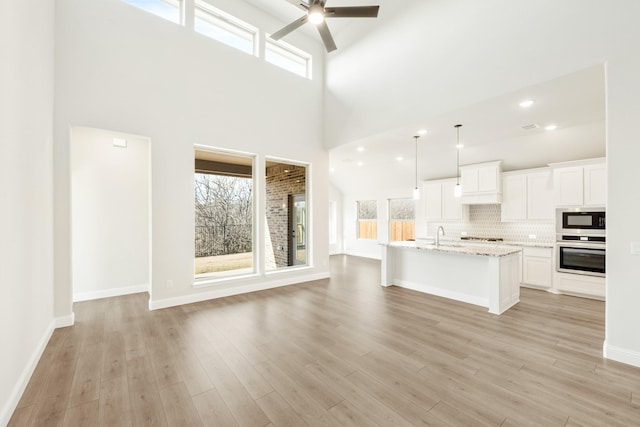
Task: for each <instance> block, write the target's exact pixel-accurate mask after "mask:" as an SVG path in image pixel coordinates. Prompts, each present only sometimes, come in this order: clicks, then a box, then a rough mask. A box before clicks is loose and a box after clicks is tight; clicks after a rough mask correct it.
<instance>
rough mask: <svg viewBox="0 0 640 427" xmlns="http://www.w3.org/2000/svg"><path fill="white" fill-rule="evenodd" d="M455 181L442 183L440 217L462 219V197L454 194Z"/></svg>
mask: <svg viewBox="0 0 640 427" xmlns="http://www.w3.org/2000/svg"><path fill="white" fill-rule="evenodd" d="M455 186H456V182H455V181H451V182H445V183H443V184H442V219H456V220H461V219H462V197H455V196H454V189H455Z"/></svg>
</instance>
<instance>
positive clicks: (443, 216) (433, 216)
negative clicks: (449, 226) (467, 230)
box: [422, 179, 464, 221]
mask: <svg viewBox="0 0 640 427" xmlns="http://www.w3.org/2000/svg"><path fill="white" fill-rule="evenodd" d="M455 185H456V180H455V179H444V180H437V181H427V182H425V183H423V184H422V194H424V197H423V199H424V203H425V205H424V211H425V214H426V217H427V220H430V221H434V220H441V221H454V220H458V221H460V220H463V219H464V208H463V206H462V202H461V199H460V198H459V197H455V196H454V193H453V192H454V188H455Z"/></svg>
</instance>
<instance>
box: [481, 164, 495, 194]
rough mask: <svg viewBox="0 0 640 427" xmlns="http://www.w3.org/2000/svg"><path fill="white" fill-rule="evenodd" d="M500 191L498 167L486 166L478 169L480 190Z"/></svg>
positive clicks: (488, 191)
mask: <svg viewBox="0 0 640 427" xmlns="http://www.w3.org/2000/svg"><path fill="white" fill-rule="evenodd" d="M496 191H498V168H497V167H496V166H485V167H481V168H479V169H478V192H479V193H495V192H496Z"/></svg>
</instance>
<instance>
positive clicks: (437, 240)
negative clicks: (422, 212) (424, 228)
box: [436, 225, 444, 246]
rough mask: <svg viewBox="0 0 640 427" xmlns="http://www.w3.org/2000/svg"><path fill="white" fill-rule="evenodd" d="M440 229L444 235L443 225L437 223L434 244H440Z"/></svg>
mask: <svg viewBox="0 0 640 427" xmlns="http://www.w3.org/2000/svg"><path fill="white" fill-rule="evenodd" d="M440 230H442V235H443V236H444V227H443V226H441V225H439V226H438V230H437V231H436V246H440Z"/></svg>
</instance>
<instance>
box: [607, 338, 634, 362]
mask: <svg viewBox="0 0 640 427" xmlns="http://www.w3.org/2000/svg"><path fill="white" fill-rule="evenodd" d="M603 355H604V357H605V358H607V359H611V360H615V361H616V362H622V363H626V364H627V365H632V366H637V367H640V352H638V351H634V350H629V349H626V348H621V347H616V346H613V345H609V344H607V342H606V341H605V342H604V346H603Z"/></svg>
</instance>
